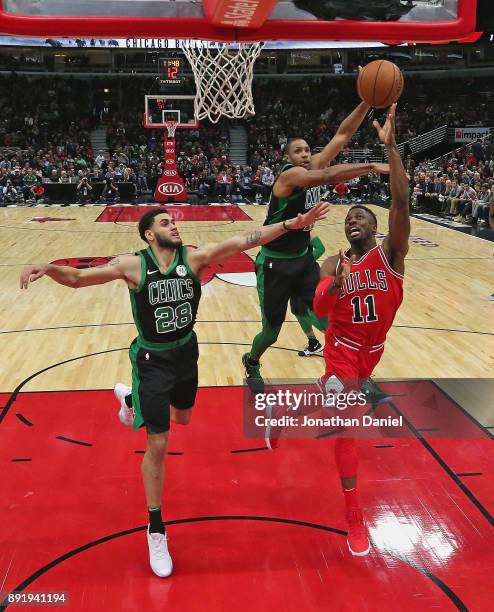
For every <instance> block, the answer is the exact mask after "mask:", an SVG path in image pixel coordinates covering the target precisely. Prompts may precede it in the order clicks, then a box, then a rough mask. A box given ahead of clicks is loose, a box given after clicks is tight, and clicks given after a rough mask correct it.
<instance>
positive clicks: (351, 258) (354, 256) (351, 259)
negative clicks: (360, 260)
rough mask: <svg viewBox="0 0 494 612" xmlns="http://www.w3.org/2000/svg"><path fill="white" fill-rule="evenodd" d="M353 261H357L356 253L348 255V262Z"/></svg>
mask: <svg viewBox="0 0 494 612" xmlns="http://www.w3.org/2000/svg"><path fill="white" fill-rule="evenodd" d="M355 261H357V256H356V255H352V256H351V257H350V262H349V263H354V262H355Z"/></svg>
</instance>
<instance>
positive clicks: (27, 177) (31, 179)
mask: <svg viewBox="0 0 494 612" xmlns="http://www.w3.org/2000/svg"><path fill="white" fill-rule="evenodd" d="M37 182H38V177H37V176H36V175H35V174H34V170H33V169H32V168H28V169H27V170H26V173H25V174H24V186H23V189H22V194H23V196H24V200H25V201H28V200H32V199H33V193H32V191H31V187H32V186H33V185H36V183H37Z"/></svg>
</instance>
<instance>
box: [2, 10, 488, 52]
mask: <svg viewBox="0 0 494 612" xmlns="http://www.w3.org/2000/svg"><path fill="white" fill-rule="evenodd" d="M483 2H484V0H478V1H477V0H373V1H372V2H371V1H369V0H248V2H246V1H245V0H202V1H200V0H195V1H192V0H174V1H172V0H105V1H102V0H71V1H69V0H0V33H3V34H12V35H24V36H44V37H67V36H69V37H74V36H79V37H81V36H82V37H85V36H89V37H100V38H101V37H115V38H118V37H132V38H136V37H160V38H161V37H163V36H166V37H170V36H174V37H176V38H185V39H204V40H217V41H269V40H361V41H367V40H379V41H383V42H395V41H403V42H406V41H410V42H446V41H453V40H462V39H464V38H467V37H468V36H470V35H471V34H473V32H474V31H475V28H476V18H477V6H478V5H479V6H480V5H481V3H483ZM482 6H484V5H482Z"/></svg>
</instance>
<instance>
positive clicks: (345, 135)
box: [311, 102, 370, 170]
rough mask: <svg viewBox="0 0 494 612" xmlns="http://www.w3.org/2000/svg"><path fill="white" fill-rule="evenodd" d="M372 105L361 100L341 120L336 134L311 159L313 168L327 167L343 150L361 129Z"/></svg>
mask: <svg viewBox="0 0 494 612" xmlns="http://www.w3.org/2000/svg"><path fill="white" fill-rule="evenodd" d="M369 109H370V106H369V105H368V104H366V103H365V102H361V103H360V104H359V105H358V106H357V108H355V109H354V110H353V111H352V112H351V113H350V114H349V115H348V117H345V119H344V120H343V121H342V122H341V124H340V127H339V128H338V130H337V131H336V134H335V135H334V136H333V138H332V139H331V140H330V141H329V142H328V144H327V145H326V146H325V147H324V149H323V150H322V151H321V152H320V153H316V154H315V155H313V156H312V159H311V168H313V169H314V170H316V169H318V168H325V167H326V166H328V165H329V163H330V162H331V161H332V160H333V159H335V157H336V156H337V155H338V153H340V152H341V151H342V150H343V147H344V146H345V145H346V143H347V142H348V141H349V140H350V138H351V137H352V136H353V135H354V134H355V132H356V131H357V130H358V129H359V127H360V124H361V123H362V121H363V120H364V119H365V116H366V115H367V113H368V112H369Z"/></svg>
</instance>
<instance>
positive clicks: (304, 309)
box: [291, 254, 328, 331]
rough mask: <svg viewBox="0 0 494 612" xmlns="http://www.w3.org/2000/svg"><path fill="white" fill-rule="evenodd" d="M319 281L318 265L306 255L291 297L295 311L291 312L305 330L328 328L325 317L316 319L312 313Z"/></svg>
mask: <svg viewBox="0 0 494 612" xmlns="http://www.w3.org/2000/svg"><path fill="white" fill-rule="evenodd" d="M319 281H320V268H319V264H318V263H317V262H316V261H315V260H314V258H313V257H312V256H311V255H310V254H308V255H306V257H305V258H304V261H303V270H301V271H300V273H299V276H298V279H297V283H296V284H294V286H293V291H292V295H291V297H292V298H293V299H294V302H293V305H294V306H295V308H296V310H293V308H292V312H293V313H294V314H295V315H296V316H297V319H298V321H299V322H300V324H301V325H303V326H304V327H305V328H308V327H309V326H310V327H315V328H316V329H318V330H319V331H325V330H326V328H327V326H328V318H327V317H316V315H315V314H314V313H313V312H312V303H313V301H314V295H315V293H316V287H317V285H318V283H319Z"/></svg>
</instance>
